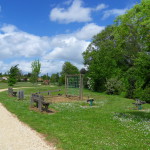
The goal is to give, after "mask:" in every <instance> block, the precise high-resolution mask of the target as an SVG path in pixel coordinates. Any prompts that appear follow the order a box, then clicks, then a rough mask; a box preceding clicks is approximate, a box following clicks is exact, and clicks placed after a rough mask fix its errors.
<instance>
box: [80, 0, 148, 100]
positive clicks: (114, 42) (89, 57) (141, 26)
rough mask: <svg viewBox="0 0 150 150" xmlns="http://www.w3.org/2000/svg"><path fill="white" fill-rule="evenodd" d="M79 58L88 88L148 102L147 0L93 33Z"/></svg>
mask: <svg viewBox="0 0 150 150" xmlns="http://www.w3.org/2000/svg"><path fill="white" fill-rule="evenodd" d="M83 57H84V64H85V65H86V66H87V74H86V77H87V78H88V87H89V88H90V89H91V90H94V91H101V92H102V91H106V92H107V93H108V94H121V93H124V94H125V96H126V97H128V98H141V99H142V100H145V101H147V102H148V101H149V102H150V0H142V2H141V3H140V4H137V5H135V6H134V7H133V8H132V9H130V10H128V11H127V13H126V14H124V15H121V16H119V17H117V19H116V20H115V22H114V24H113V25H111V26H108V27H106V28H105V29H104V30H103V31H102V32H101V33H99V34H97V35H95V36H94V37H93V40H92V42H91V44H90V45H89V46H88V48H87V50H86V51H85V52H84V53H83Z"/></svg>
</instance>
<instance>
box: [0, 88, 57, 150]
mask: <svg viewBox="0 0 150 150" xmlns="http://www.w3.org/2000/svg"><path fill="white" fill-rule="evenodd" d="M0 91H5V90H2V89H1V90H0ZM0 150H55V147H52V146H50V145H48V144H47V143H46V142H45V141H44V138H43V137H42V136H40V134H38V133H37V132H36V131H34V130H32V129H31V128H30V127H28V126H27V125H25V124H23V123H22V122H21V121H19V120H18V119H17V117H15V115H12V114H11V113H10V112H9V111H8V110H7V109H6V108H5V107H4V106H3V105H2V104H1V103H0Z"/></svg>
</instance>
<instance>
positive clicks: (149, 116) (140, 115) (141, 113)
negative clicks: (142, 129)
mask: <svg viewBox="0 0 150 150" xmlns="http://www.w3.org/2000/svg"><path fill="white" fill-rule="evenodd" d="M126 114H127V116H128V115H129V116H130V115H131V116H134V117H135V118H136V119H144V120H145V119H146V120H149V119H150V113H149V112H144V111H142V110H141V111H135V112H126Z"/></svg>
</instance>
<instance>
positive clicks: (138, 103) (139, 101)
mask: <svg viewBox="0 0 150 150" xmlns="http://www.w3.org/2000/svg"><path fill="white" fill-rule="evenodd" d="M135 100H136V102H135V103H132V104H134V105H135V106H136V108H137V109H138V110H141V109H142V104H146V102H145V101H141V100H139V99H135Z"/></svg>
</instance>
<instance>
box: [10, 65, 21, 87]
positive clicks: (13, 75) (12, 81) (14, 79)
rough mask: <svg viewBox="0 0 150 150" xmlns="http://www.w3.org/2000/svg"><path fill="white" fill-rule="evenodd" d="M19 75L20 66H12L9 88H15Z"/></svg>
mask: <svg viewBox="0 0 150 150" xmlns="http://www.w3.org/2000/svg"><path fill="white" fill-rule="evenodd" d="M18 74H19V68H18V65H15V66H12V67H11V68H10V70H9V79H8V85H9V86H13V85H14V84H15V83H16V82H17V77H18Z"/></svg>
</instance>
